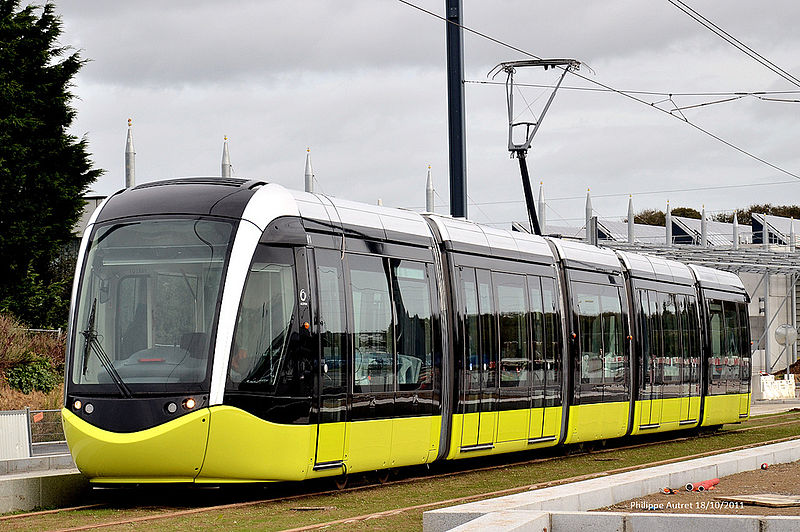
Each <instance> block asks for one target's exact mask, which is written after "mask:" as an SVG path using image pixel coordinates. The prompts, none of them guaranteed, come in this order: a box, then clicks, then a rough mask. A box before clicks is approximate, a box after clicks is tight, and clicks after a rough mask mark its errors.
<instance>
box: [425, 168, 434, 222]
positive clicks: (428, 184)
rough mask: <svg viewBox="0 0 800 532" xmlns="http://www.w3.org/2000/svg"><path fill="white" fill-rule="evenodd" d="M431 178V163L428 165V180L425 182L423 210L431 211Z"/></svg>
mask: <svg viewBox="0 0 800 532" xmlns="http://www.w3.org/2000/svg"><path fill="white" fill-rule="evenodd" d="M433 194H434V189H433V178H431V165H428V180H427V181H426V182H425V211H427V212H433V211H434V204H433Z"/></svg>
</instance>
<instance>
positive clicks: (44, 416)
mask: <svg viewBox="0 0 800 532" xmlns="http://www.w3.org/2000/svg"><path fill="white" fill-rule="evenodd" d="M28 423H29V426H30V434H31V447H34V446H36V445H39V444H44V443H48V444H49V443H66V438H65V437H64V427H63V426H62V425H61V410H29V411H28Z"/></svg>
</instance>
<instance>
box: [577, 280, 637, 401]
mask: <svg viewBox="0 0 800 532" xmlns="http://www.w3.org/2000/svg"><path fill="white" fill-rule="evenodd" d="M572 290H573V307H574V308H575V311H576V312H577V321H578V331H579V345H580V352H579V353H578V356H579V359H578V361H577V365H578V367H579V371H578V382H579V383H580V386H576V390H575V391H576V394H578V393H579V401H580V402H581V403H598V402H603V401H618V400H623V399H624V394H625V389H626V386H627V375H626V372H627V364H626V362H625V359H626V356H625V343H624V336H623V321H622V305H621V301H620V292H619V289H617V288H616V287H612V286H603V285H597V284H590V283H583V282H574V283H572ZM576 399H577V398H576Z"/></svg>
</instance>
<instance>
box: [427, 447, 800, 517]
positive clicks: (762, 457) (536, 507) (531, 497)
mask: <svg viewBox="0 0 800 532" xmlns="http://www.w3.org/2000/svg"><path fill="white" fill-rule="evenodd" d="M797 460H800V441H789V442H782V443H775V444H772V445H766V446H763V447H755V448H751V449H742V450H740V451H734V452H732V453H725V454H721V455H717V456H708V457H704V458H696V459H694V460H687V461H685V462H678V463H674V464H667V465H663V466H657V467H651V468H647V469H641V470H638V471H630V472H628V473H620V474H617V475H611V476H607V477H599V478H594V479H591V480H584V481H581V482H575V483H572V484H564V485H561V486H554V487H552V488H544V489H540V490H534V491H528V492H524V493H517V494H514V495H507V496H505V497H498V498H496V499H489V500H485V501H477V502H472V503H467V504H461V505H458V506H453V507H450V508H440V509H438V510H431V511H428V512H425V513H424V514H423V517H422V522H423V529H424V530H425V531H426V532H439V531H443V530H454V529H455V530H459V531H467V530H479V529H480V530H487V529H488V530H517V529H519V530H522V529H526V530H541V529H542V528H544V527H545V526H546V527H547V529H548V531H550V532H559V531H572V530H581V529H584V528H586V529H588V528H589V527H591V528H593V529H597V530H619V531H625V532H629V531H632V530H647V532H658V531H660V530H670V531H674V530H701V531H703V530H717V529H724V530H726V532H735V531H738V530H747V531H751V530H752V531H756V532H758V531H766V530H769V531H778V530H800V517H785V518H784V517H779V518H778V517H757V516H741V517H740V516H717V515H705V514H702V515H691V516H688V515H676V514H633V513H632V514H626V513H616V512H592V513H585V512H587V511H588V510H594V509H595V508H602V507H604V506H610V505H612V504H616V503H618V502H622V501H626V500H629V499H634V498H636V497H643V496H645V495H650V494H652V493H657V492H658V491H659V490H660V489H662V488H664V487H667V486H669V487H673V488H676V487H680V486H683V485H685V484H686V483H687V482H693V481H697V480H698V479H707V478H714V477H724V476H728V475H733V474H735V473H739V472H742V471H751V470H754V469H758V468H759V467H760V466H761V464H762V463H764V462H767V463H769V464H781V463H788V462H795V461H797ZM515 516H516V518H515ZM689 517H691V519H689ZM721 518H725V519H722V520H721ZM762 525H763V526H764V528H760V527H761V526H762ZM723 527H724V528H723Z"/></svg>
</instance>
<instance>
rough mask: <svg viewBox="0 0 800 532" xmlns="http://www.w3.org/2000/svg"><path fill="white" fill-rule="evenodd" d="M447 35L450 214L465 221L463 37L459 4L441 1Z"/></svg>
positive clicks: (447, 0)
mask: <svg viewBox="0 0 800 532" xmlns="http://www.w3.org/2000/svg"><path fill="white" fill-rule="evenodd" d="M445 16H446V17H447V23H446V24H445V26H446V28H445V30H446V32H447V128H448V144H449V150H450V214H451V215H452V216H454V217H456V218H466V217H467V165H466V159H467V150H466V138H465V137H466V131H465V127H464V123H465V121H464V35H463V31H462V30H461V0H445Z"/></svg>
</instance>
